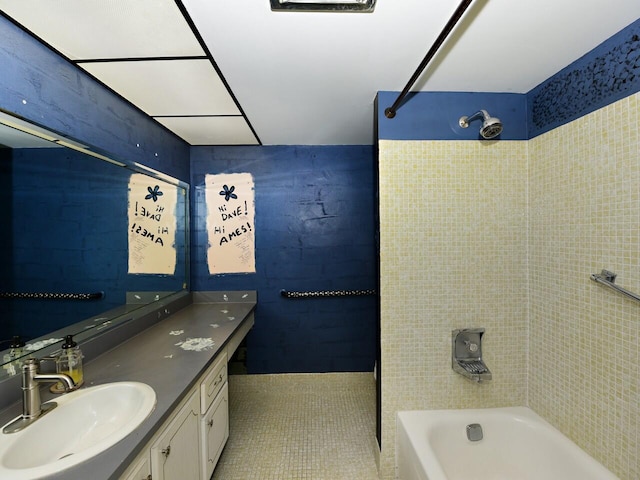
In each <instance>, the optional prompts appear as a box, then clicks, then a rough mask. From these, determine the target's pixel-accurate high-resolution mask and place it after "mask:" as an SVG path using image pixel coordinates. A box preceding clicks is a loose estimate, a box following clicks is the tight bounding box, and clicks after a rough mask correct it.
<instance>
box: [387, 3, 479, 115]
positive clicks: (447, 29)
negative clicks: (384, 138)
mask: <svg viewBox="0 0 640 480" xmlns="http://www.w3.org/2000/svg"><path fill="white" fill-rule="evenodd" d="M472 1H473V0H462V2H461V3H460V5H458V8H457V9H456V11H455V12H453V15H452V16H451V18H450V19H449V21H448V22H447V24H446V25H445V26H444V28H443V29H442V32H440V35H439V36H438V38H436V41H435V42H433V45H432V46H431V48H430V49H429V51H428V52H427V54H426V55H425V57H424V59H423V60H422V62H421V63H420V65H419V66H418V68H417V70H416V71H415V72H414V74H413V75H412V76H411V78H410V79H409V82H407V85H406V86H405V87H404V89H403V90H402V92H401V93H400V95H398V98H396V101H395V102H393V105H391V106H390V107H389V108H387V109H386V110H385V111H384V115H385V117H387V118H393V117H395V116H396V110H397V109H398V107H399V106H400V102H402V100H403V99H404V97H406V96H407V94H408V93H409V89H411V87H413V84H414V83H416V81H417V80H418V78H419V77H420V75H422V72H423V70H424V69H425V68H427V65H428V64H429V62H430V61H431V59H432V58H433V57H434V56H435V54H436V53H437V52H438V50H439V49H440V47H441V46H442V44H443V43H444V41H445V40H446V39H447V37H448V36H449V34H450V33H451V30H453V27H455V26H456V24H457V23H458V21H459V20H460V19H461V18H462V15H464V12H465V11H466V10H467V8H468V7H469V5H471V2H472Z"/></svg>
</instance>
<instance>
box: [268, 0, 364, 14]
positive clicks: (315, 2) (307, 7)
mask: <svg viewBox="0 0 640 480" xmlns="http://www.w3.org/2000/svg"><path fill="white" fill-rule="evenodd" d="M375 4H376V0H341V1H336V0H271V10H273V11H306V12H363V13H367V12H373V9H374V8H375Z"/></svg>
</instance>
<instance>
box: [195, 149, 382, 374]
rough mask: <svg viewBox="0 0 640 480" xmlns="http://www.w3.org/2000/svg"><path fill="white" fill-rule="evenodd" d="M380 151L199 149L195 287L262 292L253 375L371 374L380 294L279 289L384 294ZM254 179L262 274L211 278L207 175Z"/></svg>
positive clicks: (251, 342)
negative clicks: (322, 294)
mask: <svg viewBox="0 0 640 480" xmlns="http://www.w3.org/2000/svg"><path fill="white" fill-rule="evenodd" d="M374 164H375V159H374V154H373V149H372V147H370V146H332V147H302V146H297V147H294V146H286V147H193V148H192V149H191V185H192V199H193V206H192V214H193V217H192V219H193V226H192V257H193V262H192V287H193V289H194V290H226V289H229V290H244V289H247V290H257V292H258V308H257V310H256V325H255V327H254V329H253V331H252V332H251V333H250V334H249V336H248V340H247V346H248V359H247V367H248V371H249V373H283V372H327V371H371V370H372V369H373V363H374V359H375V348H376V338H375V336H376V321H377V313H376V308H377V307H376V301H377V300H376V297H375V296H369V297H350V298H323V299H286V298H283V297H282V296H281V295H280V290H282V289H285V290H296V291H300V290H304V291H307V290H313V291H315V290H354V289H356V290H361V289H362V290H365V289H375V288H376V282H377V274H376V262H377V260H376V243H375V235H376V233H375V226H374V211H375V198H374V196H375V193H374V184H375V181H374ZM240 172H249V173H251V174H252V175H253V178H254V182H255V207H256V213H255V215H256V216H255V243H256V273H255V274H242V275H218V276H211V275H209V273H208V270H207V263H206V246H207V238H206V232H205V228H206V227H205V218H206V206H205V203H204V190H203V186H204V177H205V175H206V174H220V173H240Z"/></svg>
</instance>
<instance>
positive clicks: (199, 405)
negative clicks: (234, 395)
mask: <svg viewBox="0 0 640 480" xmlns="http://www.w3.org/2000/svg"><path fill="white" fill-rule="evenodd" d="M228 438H229V388H228V384H227V353H226V350H224V351H223V352H222V353H220V354H218V356H217V357H216V359H215V360H214V362H213V363H212V366H211V367H209V368H208V369H207V371H206V372H205V373H204V375H202V377H201V379H200V381H199V382H197V383H196V386H195V387H193V388H192V389H191V392H190V393H189V395H187V397H186V399H185V400H183V401H182V402H181V405H180V406H179V407H178V408H177V409H176V413H174V414H173V415H171V417H170V418H169V420H167V421H166V422H165V424H164V425H163V427H162V428H160V430H159V433H157V434H156V435H155V436H154V437H153V439H152V440H151V442H150V444H149V445H150V446H147V447H146V448H145V449H144V450H143V452H142V453H141V454H140V455H139V456H138V458H137V459H136V460H135V461H134V462H133V463H132V465H131V466H130V467H129V468H128V469H127V471H126V472H125V474H124V475H123V476H122V477H120V478H121V480H151V479H153V480H184V479H188V480H197V479H201V480H209V479H210V478H211V475H212V474H213V470H214V468H215V466H216V464H217V462H218V459H219V458H220V455H221V454H222V449H223V448H224V446H225V444H226V442H227V439H228Z"/></svg>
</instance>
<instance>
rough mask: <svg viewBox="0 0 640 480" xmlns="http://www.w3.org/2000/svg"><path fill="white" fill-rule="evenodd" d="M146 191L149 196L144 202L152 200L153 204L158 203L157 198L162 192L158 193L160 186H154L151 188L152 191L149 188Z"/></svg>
mask: <svg viewBox="0 0 640 480" xmlns="http://www.w3.org/2000/svg"><path fill="white" fill-rule="evenodd" d="M147 191H148V192H149V195H147V196H146V197H144V199H145V200H150V199H153V201H154V202H157V201H158V197H161V196H162V192H161V191H160V186H159V185H156V186H155V187H154V188H153V190H152V189H151V187H147Z"/></svg>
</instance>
